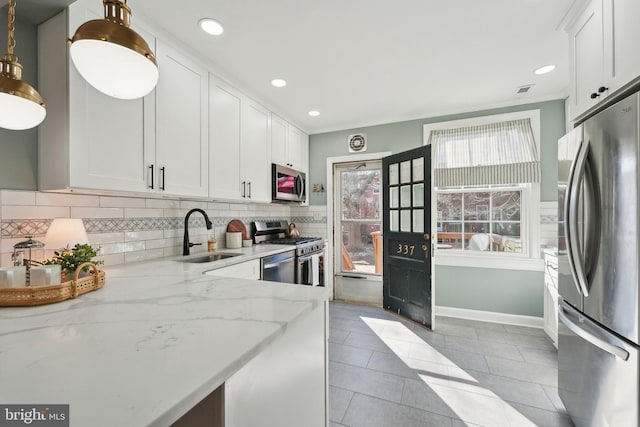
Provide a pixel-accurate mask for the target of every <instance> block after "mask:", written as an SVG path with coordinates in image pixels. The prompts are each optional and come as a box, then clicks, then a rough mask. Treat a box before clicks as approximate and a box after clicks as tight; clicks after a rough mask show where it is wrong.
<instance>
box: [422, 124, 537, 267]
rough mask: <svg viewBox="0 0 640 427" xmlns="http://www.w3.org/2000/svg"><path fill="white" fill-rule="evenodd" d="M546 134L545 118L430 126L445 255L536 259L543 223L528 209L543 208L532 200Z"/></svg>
mask: <svg viewBox="0 0 640 427" xmlns="http://www.w3.org/2000/svg"><path fill="white" fill-rule="evenodd" d="M532 120H535V121H534V123H533V124H532ZM534 128H535V129H536V132H534V131H533V129H534ZM538 135H539V115H536V114H530V112H522V113H514V114H506V115H500V116H487V117H479V118H474V119H467V120H461V121H453V122H443V123H433V124H429V125H425V134H424V141H425V143H426V144H431V146H432V153H433V157H432V159H433V160H432V161H433V183H434V187H435V192H436V206H434V208H435V209H436V210H437V229H436V233H435V234H436V235H437V242H438V248H439V249H444V250H446V252H447V253H452V252H459V253H461V254H463V253H467V254H468V253H475V254H478V253H483V252H484V253H487V255H489V254H491V253H493V254H494V255H497V254H503V256H506V254H505V253H506V252H510V253H511V255H512V256H513V255H515V256H521V257H522V256H525V257H528V256H531V255H530V254H531V253H533V252H534V249H533V247H534V246H535V243H532V242H533V241H534V240H535V241H536V242H537V239H535V238H534V236H532V235H531V231H532V230H533V229H534V227H532V226H531V224H530V223H529V221H530V220H532V219H534V218H536V217H535V215H531V214H530V212H527V211H525V210H524V208H525V206H527V207H528V208H527V210H529V209H531V208H533V210H534V211H537V209H538V203H539V201H538V200H536V199H537V197H532V194H531V191H532V188H533V186H537V183H539V182H540V160H539V154H538V153H539V151H538V147H537V142H536V137H537V136H538Z"/></svg>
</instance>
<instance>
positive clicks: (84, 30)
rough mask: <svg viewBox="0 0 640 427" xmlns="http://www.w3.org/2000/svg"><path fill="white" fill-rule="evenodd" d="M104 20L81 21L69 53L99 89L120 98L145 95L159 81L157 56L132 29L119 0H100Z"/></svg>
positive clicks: (128, 14) (124, 7) (70, 41)
mask: <svg viewBox="0 0 640 427" xmlns="http://www.w3.org/2000/svg"><path fill="white" fill-rule="evenodd" d="M103 5H104V7H105V19H96V20H92V21H88V22H85V23H84V24H82V25H81V26H80V27H79V28H78V30H77V31H76V33H75V35H74V36H73V38H72V39H70V40H69V43H70V44H71V47H70V54H71V59H72V60H73V64H74V65H75V67H76V68H77V70H78V72H79V73H80V75H82V77H83V78H84V79H85V80H86V81H87V82H88V83H89V84H90V85H91V86H93V87H94V88H96V89H97V90H99V91H100V92H102V93H104V94H106V95H109V96H112V97H114V98H120V99H137V98H141V97H143V96H145V95H147V94H148V93H149V92H151V91H152V90H153V88H154V87H155V86H156V84H157V83H158V77H159V73H158V67H157V65H156V59H155V57H154V55H153V53H152V52H151V49H150V48H149V45H148V44H147V42H145V40H144V39H143V38H142V37H141V36H140V35H139V34H138V33H136V32H135V31H133V30H132V29H131V28H129V25H130V24H129V18H130V15H131V9H129V7H128V6H127V5H126V4H125V3H122V2H121V1H118V0H103Z"/></svg>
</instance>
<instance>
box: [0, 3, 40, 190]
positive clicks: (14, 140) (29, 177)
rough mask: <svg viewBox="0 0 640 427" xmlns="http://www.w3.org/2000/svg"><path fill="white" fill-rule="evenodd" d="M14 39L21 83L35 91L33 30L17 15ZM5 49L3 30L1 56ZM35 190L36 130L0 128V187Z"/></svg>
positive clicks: (0, 12)
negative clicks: (20, 67)
mask: <svg viewBox="0 0 640 427" xmlns="http://www.w3.org/2000/svg"><path fill="white" fill-rule="evenodd" d="M6 16H7V8H6V7H3V8H0V17H6ZM3 22H5V21H3ZM15 38H16V47H15V50H14V54H15V55H17V56H18V59H19V62H20V63H21V64H22V67H23V69H24V72H23V74H22V80H24V81H26V82H27V83H29V84H30V85H32V86H34V87H36V88H37V85H36V82H37V77H38V68H37V65H38V64H37V62H38V61H37V54H38V39H37V27H36V26H35V25H33V24H28V23H26V22H24V21H22V20H20V19H19V16H18V17H16V32H15ZM6 46H7V34H6V31H0V48H1V50H2V54H4V53H5V52H6ZM46 102H47V100H46V99H45V103H46ZM45 120H46V119H45ZM37 187H38V130H37V129H29V130H22V131H15V130H7V129H0V188H8V189H14V190H35V189H36V188H37Z"/></svg>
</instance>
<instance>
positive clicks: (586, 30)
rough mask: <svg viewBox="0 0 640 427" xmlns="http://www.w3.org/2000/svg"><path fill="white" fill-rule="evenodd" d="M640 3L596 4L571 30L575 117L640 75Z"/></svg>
mask: <svg viewBox="0 0 640 427" xmlns="http://www.w3.org/2000/svg"><path fill="white" fill-rule="evenodd" d="M638 16H640V2H639V1H638V0H593V1H592V2H591V3H590V4H589V5H588V6H587V8H586V9H585V10H584V12H583V13H582V14H581V15H580V16H579V18H578V19H577V20H576V21H575V23H574V24H573V26H572V27H571V28H570V30H569V35H570V55H571V96H570V111H571V117H572V118H574V119H575V118H576V117H577V116H579V115H581V114H582V113H584V112H585V111H587V110H588V109H590V108H592V107H594V106H596V105H597V104H598V103H600V102H601V101H602V100H604V99H606V98H607V97H608V96H609V95H610V94H611V93H613V92H615V91H616V90H618V89H620V88H621V87H623V86H624V85H625V84H627V83H629V82H630V81H631V80H633V79H634V78H636V77H638V76H639V75H640V56H639V55H637V47H636V46H637V44H638V42H640V26H638V25H637V23H636V21H637V17H638Z"/></svg>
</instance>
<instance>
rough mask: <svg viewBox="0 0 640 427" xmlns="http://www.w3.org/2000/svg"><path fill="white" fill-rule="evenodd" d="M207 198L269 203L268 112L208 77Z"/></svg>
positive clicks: (234, 90) (269, 130) (269, 121)
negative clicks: (208, 152) (208, 168)
mask: <svg viewBox="0 0 640 427" xmlns="http://www.w3.org/2000/svg"><path fill="white" fill-rule="evenodd" d="M209 105H210V113H209V151H210V157H209V164H210V173H209V196H210V197H211V198H213V199H225V200H241V201H253V202H270V201H271V163H270V161H269V159H270V155H269V154H270V152H271V135H270V133H271V120H270V114H271V113H270V112H269V110H267V109H265V108H264V107H262V106H261V105H260V104H258V103H256V102H254V101H253V100H251V99H249V98H247V97H246V96H244V95H243V94H242V93H240V92H239V91H237V90H236V89H234V88H233V87H231V86H229V85H227V84H226V83H224V82H222V81H221V80H219V79H217V78H215V77H214V76H211V79H210V89H209Z"/></svg>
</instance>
